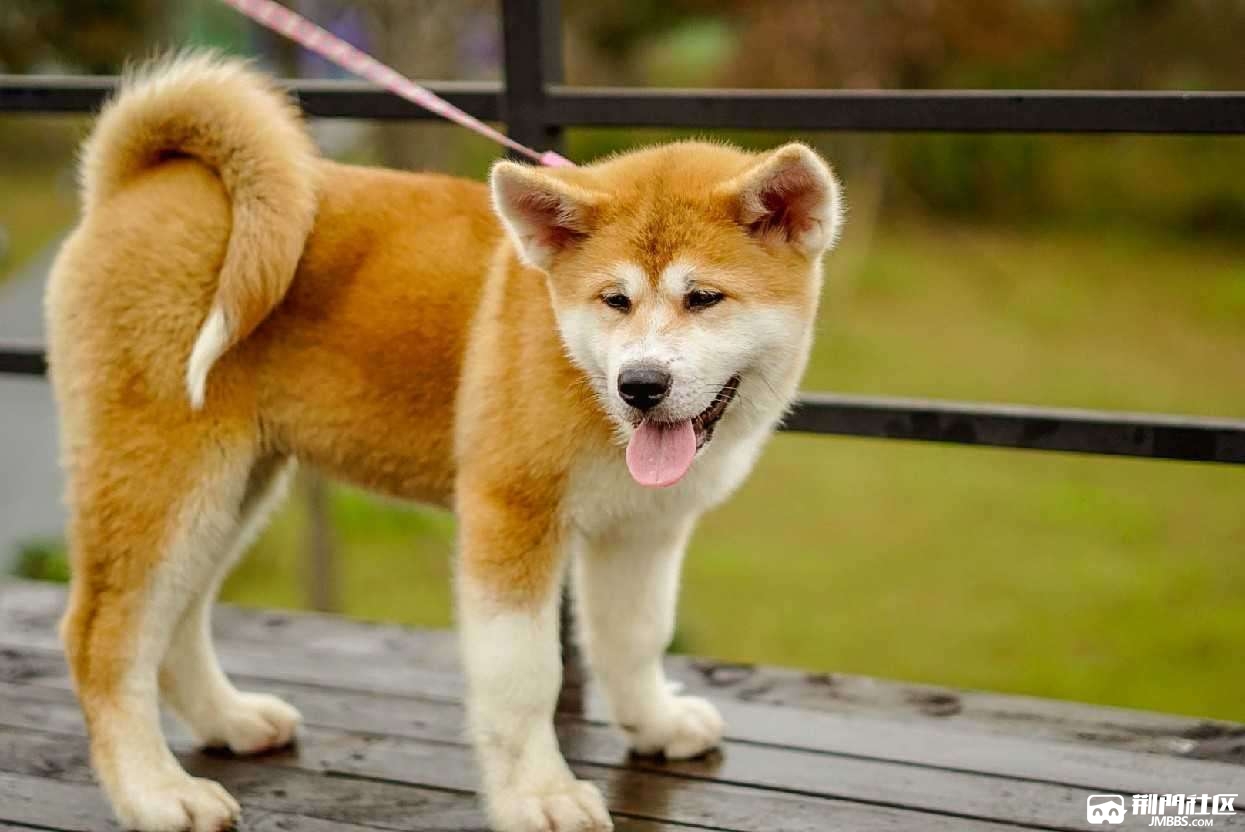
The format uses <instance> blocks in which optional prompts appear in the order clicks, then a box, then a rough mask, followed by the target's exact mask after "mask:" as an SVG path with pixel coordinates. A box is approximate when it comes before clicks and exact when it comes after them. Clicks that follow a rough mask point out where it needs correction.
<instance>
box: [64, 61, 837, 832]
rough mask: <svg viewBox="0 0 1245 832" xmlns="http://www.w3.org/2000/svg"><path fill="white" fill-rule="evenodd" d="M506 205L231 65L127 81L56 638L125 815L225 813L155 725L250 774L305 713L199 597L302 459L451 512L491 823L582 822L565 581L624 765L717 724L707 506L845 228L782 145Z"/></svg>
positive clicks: (505, 831) (109, 150)
mask: <svg viewBox="0 0 1245 832" xmlns="http://www.w3.org/2000/svg"><path fill="white" fill-rule="evenodd" d="M490 184H491V188H486V187H484V186H483V185H480V184H477V183H475V182H470V181H464V180H461V179H455V178H451V177H447V176H437V175H433V174H411V173H398V172H393V171H384V170H372V169H367V168H359V167H350V166H345V165H339V164H334V163H332V162H329V161H326V160H323V159H321V158H320V157H319V156H318V155H317V153H316V150H315V148H314V146H313V144H312V142H311V140H310V139H309V137H308V134H307V132H306V131H305V129H304V126H303V124H302V122H301V120H300V117H299V114H298V113H297V112H296V110H295V108H294V107H293V106H292V105H291V103H290V101H289V100H288V98H287V97H286V95H284V94H283V93H282V92H281V91H280V90H279V89H278V88H277V87H276V86H275V84H274V83H273V82H271V81H270V80H269V79H267V78H265V77H263V76H261V75H259V74H256V73H254V72H252V71H251V70H249V69H248V68H247V67H246V66H245V65H243V64H241V63H237V62H233V61H229V60H222V59H218V58H215V57H211V56H203V55H199V56H190V57H183V58H181V59H177V60H174V61H171V62H166V63H162V64H158V65H156V66H154V67H150V68H148V69H146V70H144V71H143V72H141V73H138V74H137V75H135V76H133V77H131V78H130V79H129V80H128V81H127V82H126V84H125V85H124V88H123V89H122V91H121V92H120V94H119V95H118V96H117V97H116V98H115V100H114V101H113V102H112V103H111V104H109V105H108V106H107V107H106V108H105V110H104V111H103V113H102V114H101V115H100V117H99V120H98V122H97V124H96V126H95V129H94V132H93V134H92V135H91V137H90V138H89V140H88V141H87V143H86V146H85V148H84V152H83V156H82V191H83V215H82V221H81V223H80V225H79V226H78V228H77V229H76V230H75V231H74V233H73V235H72V236H71V237H70V238H69V240H68V241H67V242H66V243H65V246H64V249H63V250H62V251H61V253H60V256H59V258H58V260H57V262H56V266H55V269H54V271H53V274H52V278H51V284H50V286H49V288H48V294H47V318H48V332H49V336H50V344H49V349H50V354H49V358H50V364H51V377H52V382H53V385H54V387H55V392H56V397H57V400H58V403H59V408H60V427H61V437H62V439H61V442H62V452H63V457H64V466H65V470H66V474H67V478H68V494H67V501H68V504H69V507H70V513H71V520H70V528H69V539H70V544H71V547H72V555H73V585H72V591H71V594H70V601H69V609H68V611H67V612H66V614H65V618H64V621H63V625H62V634H63V639H64V643H65V650H66V654H67V656H68V660H69V664H70V667H71V668H72V674H73V678H74V682H75V686H76V689H77V693H78V696H79V698H80V700H81V703H82V707H83V710H84V711H85V714H86V720H87V725H88V726H89V730H90V739H91V754H92V760H93V763H94V766H95V770H96V772H97V774H98V777H99V780H100V782H101V783H102V784H103V787H104V789H105V790H106V792H107V794H108V797H109V799H110V800H111V801H112V805H113V807H114V808H115V810H116V813H117V816H118V818H119V819H120V821H121V823H122V824H124V825H125V826H126V827H129V828H132V829H137V830H143V832H157V831H158V830H159V831H161V832H162V831H163V830H187V829H189V830H196V832H202V831H203V830H217V829H221V828H224V827H228V826H229V825H230V824H231V823H233V822H234V821H235V819H236V818H237V817H238V814H239V807H238V804H237V802H236V801H235V800H234V799H233V798H232V797H231V796H230V795H229V794H227V793H226V792H225V790H224V789H222V788H221V787H220V786H219V785H217V784H215V783H212V782H209V781H205V780H199V779H193V778H191V777H190V776H189V775H187V774H186V773H185V772H184V771H183V770H182V769H181V767H180V766H179V765H178V763H177V761H176V760H175V758H174V757H173V755H172V754H171V753H170V751H169V749H168V747H167V745H166V743H165V738H164V736H163V735H162V733H161V729H160V723H159V720H158V709H159V704H160V701H161V700H162V699H163V701H164V702H165V703H167V704H168V705H169V706H171V707H172V709H173V710H174V711H176V713H177V714H178V715H179V716H180V717H181V718H182V719H183V720H184V721H185V722H186V724H187V725H188V726H189V727H190V729H191V730H192V731H193V732H194V734H195V735H196V736H197V737H198V738H199V739H200V740H202V741H203V742H204V743H207V744H212V745H223V746H228V747H229V748H230V749H232V750H233V751H234V752H236V753H239V754H249V753H254V752H259V751H264V750H267V749H271V748H274V747H277V746H281V745H283V744H285V743H288V742H289V741H290V739H291V737H293V735H294V732H295V728H296V726H297V724H298V722H299V715H298V712H297V711H295V710H294V708H292V707H290V706H289V705H287V704H286V703H284V702H282V701H281V700H279V699H276V698H275V697H272V696H268V695H264V694H259V693H245V692H242V691H239V690H238V689H237V688H235V687H234V686H233V685H232V684H231V683H230V681H229V680H228V679H227V678H226V676H225V674H224V673H223V672H222V671H221V668H220V665H219V664H218V662H217V659H216V656H215V654H214V652H213V648H212V643H211V637H210V628H209V623H208V621H209V615H210V610H211V606H212V602H213V598H214V596H215V593H216V590H217V588H218V586H219V585H220V583H221V580H222V578H223V577H224V575H225V574H226V572H227V571H228V570H229V568H230V567H231V566H232V565H233V563H234V562H235V560H236V559H237V557H238V556H239V555H240V553H242V552H243V550H244V549H245V548H246V547H247V544H248V542H249V541H250V540H251V539H252V537H253V535H254V534H255V532H256V530H257V529H258V528H259V527H260V525H261V523H262V522H263V518H264V515H265V513H266V511H267V510H268V508H269V507H270V506H271V505H272V503H273V502H274V500H275V499H276V495H277V494H278V493H279V492H280V490H281V485H282V483H283V481H284V480H285V479H286V476H287V474H288V473H289V471H290V468H291V465H290V461H291V460H301V461H303V462H306V463H308V464H310V465H314V466H317V467H318V468H320V469H322V470H324V471H326V472H328V473H329V474H331V475H335V476H338V477H341V478H342V479H344V480H347V481H350V482H353V483H356V484H358V485H360V486H363V487H364V488H369V489H372V490H374V491H377V492H380V493H382V494H387V495H390V496H393V497H398V498H403V499H408V500H418V501H423V502H427V503H432V504H435V505H439V506H445V507H447V508H452V509H453V510H455V511H456V512H457V514H458V517H459V522H460V544H459V548H460V550H461V551H460V562H459V564H458V569H457V575H458V577H457V614H458V619H459V623H460V629H461V637H462V657H463V665H464V668H465V672H466V675H467V679H468V699H467V711H468V716H469V723H470V731H471V737H472V739H473V741H474V743H475V746H476V749H477V751H478V757H479V763H480V770H481V773H482V776H483V792H484V796H485V802H486V805H487V809H488V814H489V818H490V820H491V823H492V824H493V826H494V827H495V828H496V829H498V830H501V831H502V832H529V831H532V832H534V831H535V830H558V832H565V831H566V830H601V829H609V828H610V826H611V823H610V818H609V815H608V813H607V811H606V808H605V804H604V802H603V801H602V798H601V794H600V793H599V792H598V791H597V789H596V788H595V787H593V786H592V785H591V784H589V783H586V782H584V781H581V780H577V779H575V777H574V776H573V775H572V773H571V771H570V769H569V768H568V767H567V765H566V763H565V762H564V760H563V758H562V756H561V755H560V753H559V751H558V745H557V741H556V739H555V737H554V730H553V721H552V720H553V712H554V703H555V700H556V698H557V695H558V689H559V683H560V673H561V665H560V661H559V646H558V615H557V611H558V600H559V588H560V586H561V584H562V580H563V576H564V572H565V570H566V569H567V567H568V565H571V566H573V570H572V571H573V583H574V588H575V591H576V593H577V604H576V607H577V610H578V614H579V627H578V637H579V639H580V640H581V641H582V644H583V648H584V651H585V653H586V655H587V659H588V663H589V665H590V667H591V669H592V670H593V671H595V674H596V677H597V679H598V680H599V681H600V683H601V685H602V687H603V690H604V692H605V695H606V697H607V699H608V701H609V704H610V706H611V708H612V712H613V716H614V718H615V719H616V720H617V722H618V724H619V725H620V726H621V727H622V729H623V730H624V731H625V732H626V734H627V736H628V738H629V739H630V742H631V745H632V746H633V747H634V748H635V750H636V751H638V752H641V753H645V754H651V753H664V754H666V755H667V756H668V757H691V756H693V755H697V754H700V753H702V752H704V751H706V750H707V749H709V748H711V747H713V746H714V745H715V744H717V743H718V742H719V740H720V739H721V736H722V720H721V718H720V716H719V714H718V712H717V711H716V710H715V709H714V707H713V706H712V705H710V704H709V703H708V702H706V701H704V700H702V699H698V698H695V697H690V696H679V695H676V694H675V693H673V692H672V691H671V688H670V687H669V686H668V685H667V684H666V679H665V677H664V676H663V674H662V653H663V650H664V648H665V647H666V645H667V644H668V642H669V640H670V638H671V633H672V630H673V626H674V612H675V596H676V592H677V584H678V574H679V568H680V560H681V558H682V556H683V550H684V546H685V544H686V543H687V539H688V536H689V535H690V533H691V531H692V526H693V524H694V522H695V521H696V518H697V516H698V515H699V514H700V513H701V512H703V511H705V510H706V509H707V508H709V507H710V506H713V505H714V504H716V503H718V502H720V501H721V500H723V499H724V498H725V497H726V496H727V495H728V494H729V493H730V492H731V491H732V490H733V489H734V488H735V487H736V486H738V485H739V483H740V481H741V480H743V478H744V476H745V475H746V474H747V472H748V470H749V469H750V468H751V467H752V464H753V462H754V461H755V460H756V458H757V454H758V453H759V452H760V450H761V446H762V445H763V443H764V442H765V440H766V438H767V437H768V436H769V435H770V433H771V431H772V430H773V428H774V426H775V424H776V423H777V422H778V420H779V419H780V418H781V417H782V415H783V412H784V410H786V408H787V407H788V405H789V403H790V402H791V401H792V398H793V396H794V395H795V392H796V385H797V382H798V381H799V379H800V375H801V372H802V371H803V369H804V365H805V360H806V358H807V356H808V352H809V344H810V339H811V337H812V333H813V323H814V316H815V312H816V309H817V300H818V293H819V289H820V286H821V266H820V260H821V256H822V254H823V252H825V251H826V249H827V248H828V247H829V246H830V245H831V244H832V243H833V242H834V239H835V235H836V232H837V230H838V226H839V213H840V212H839V197H838V192H839V191H838V186H837V185H836V183H835V179H834V177H833V175H832V174H831V171H830V169H829V168H828V167H827V166H826V164H825V163H824V162H823V161H822V160H821V159H820V158H819V157H818V156H817V155H816V154H815V153H813V152H812V151H811V150H809V149H808V148H807V147H804V146H803V145H799V144H790V145H787V146H785V147H781V148H779V149H777V150H775V151H773V152H770V153H765V154H759V155H758V154H753V153H745V152H741V151H739V150H736V149H733V148H730V147H727V146H723V145H717V144H704V143H694V142H688V143H678V144H673V145H669V146H665V147H656V148H651V149H646V150H640V151H637V152H634V153H629V154H625V155H621V156H618V157H615V158H612V159H609V160H607V161H604V162H601V163H599V164H594V165H590V166H586V167H580V168H566V169H534V168H529V167H524V166H521V165H517V164H512V163H510V162H498V163H497V164H496V165H495V166H494V168H493V171H492V175H491V183H490Z"/></svg>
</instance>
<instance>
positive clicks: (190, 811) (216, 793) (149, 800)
mask: <svg viewBox="0 0 1245 832" xmlns="http://www.w3.org/2000/svg"><path fill="white" fill-rule="evenodd" d="M129 785H130V786H131V788H128V789H127V790H126V793H124V794H122V795H119V796H118V797H117V799H116V800H115V801H114V808H115V809H116V813H117V820H118V821H120V823H121V827H122V828H123V829H132V830H135V832H224V830H226V829H233V828H234V827H235V825H236V824H237V821H238V816H239V815H240V814H241V812H242V810H241V809H240V808H239V806H238V801H236V800H234V799H233V797H232V796H231V795H230V794H229V792H227V791H225V789H224V787H222V786H221V785H220V784H219V783H214V782H213V781H211V780H203V779H200V778H196V777H190V776H189V775H186V774H182V773H181V772H178V774H177V775H176V776H170V777H169V778H167V779H163V780H153V781H151V782H143V783H132V784H129Z"/></svg>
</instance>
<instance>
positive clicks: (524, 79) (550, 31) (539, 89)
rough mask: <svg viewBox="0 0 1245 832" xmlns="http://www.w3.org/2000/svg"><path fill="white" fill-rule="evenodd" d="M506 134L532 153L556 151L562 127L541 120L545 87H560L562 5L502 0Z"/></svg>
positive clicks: (535, 0) (543, 0)
mask: <svg viewBox="0 0 1245 832" xmlns="http://www.w3.org/2000/svg"><path fill="white" fill-rule="evenodd" d="M501 32H502V46H503V49H504V50H505V59H504V64H505V66H504V68H505V78H506V81H505V83H506V91H505V94H504V98H503V104H504V106H503V108H502V116H503V118H504V119H505V122H506V132H507V133H508V134H509V135H510V136H511V137H512V138H514V139H515V140H516V141H519V142H521V143H523V144H525V145H527V146H528V147H532V148H535V149H536V150H556V151H558V152H559V153H560V152H561V151H562V128H561V127H560V126H558V125H554V124H550V123H549V122H548V121H547V118H546V112H547V106H546V104H547V100H546V97H545V87H546V86H547V85H548V84H560V83H562V4H561V3H560V2H559V0H502V4H501Z"/></svg>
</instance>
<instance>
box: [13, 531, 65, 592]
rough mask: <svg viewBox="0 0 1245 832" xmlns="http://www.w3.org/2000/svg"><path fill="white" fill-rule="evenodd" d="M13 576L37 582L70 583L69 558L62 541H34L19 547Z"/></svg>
mask: <svg viewBox="0 0 1245 832" xmlns="http://www.w3.org/2000/svg"><path fill="white" fill-rule="evenodd" d="M13 574H14V575H16V576H17V577H19V578H29V579H31V580H35V581H54V582H56V583H58V584H63V583H68V582H69V557H68V555H67V553H66V551H65V544H64V542H63V541H60V540H32V541H28V542H26V543H23V544H21V545H20V546H18V549H17V564H16V565H15V566H14V567H13Z"/></svg>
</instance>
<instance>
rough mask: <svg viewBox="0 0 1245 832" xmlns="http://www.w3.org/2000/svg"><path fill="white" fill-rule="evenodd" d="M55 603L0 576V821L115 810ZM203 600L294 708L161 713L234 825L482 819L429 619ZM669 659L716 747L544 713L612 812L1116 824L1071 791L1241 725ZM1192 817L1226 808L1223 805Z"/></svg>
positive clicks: (453, 680)
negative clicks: (191, 723)
mask: <svg viewBox="0 0 1245 832" xmlns="http://www.w3.org/2000/svg"><path fill="white" fill-rule="evenodd" d="M62 603H63V594H62V593H61V592H60V591H59V590H58V589H55V588H50V587H46V586H40V585H34V584H27V583H14V584H8V585H3V586H0V832H8V830H16V829H32V828H34V829H55V830H106V829H114V828H115V825H114V824H113V822H112V820H111V818H110V815H109V812H108V810H107V808H106V806H105V805H104V802H103V798H102V797H101V795H100V794H99V792H98V791H97V789H96V787H95V786H94V785H92V783H91V774H90V770H89V767H88V763H87V751H86V743H85V739H84V736H83V729H82V723H81V719H80V716H79V713H78V709H77V705H76V704H75V702H74V699H73V696H72V694H71V692H70V689H69V683H68V679H67V676H66V671H65V667H64V663H63V661H62V658H61V655H60V650H59V646H58V644H57V640H56V635H55V630H56V628H55V621H56V618H57V616H58V614H59V611H60V607H61V605H62ZM217 618H218V624H217V632H218V638H219V642H218V643H219V644H220V646H221V652H222V656H223V661H224V663H225V665H226V667H227V668H228V670H229V671H230V672H231V673H232V674H233V675H234V676H235V678H236V679H237V680H238V681H239V682H240V683H241V684H242V685H244V686H246V687H249V688H253V689H262V690H267V691H272V692H275V693H279V694H281V695H283V696H286V697H287V698H288V699H289V700H290V701H291V702H293V703H294V704H295V705H297V706H298V707H299V708H300V709H301V710H302V712H303V714H304V716H305V717H306V720H307V725H306V728H305V730H304V731H303V733H302V736H301V739H300V742H299V745H298V747H297V748H296V749H293V750H290V751H288V752H283V753H280V754H275V755H272V756H269V757H264V758H260V759H234V758H230V757H228V756H221V755H216V754H205V753H201V752H196V751H194V750H193V748H192V747H191V746H190V744H189V743H188V742H187V741H186V738H185V735H184V734H182V733H179V732H178V731H177V730H176V728H175V727H173V726H172V725H171V724H170V729H171V730H172V734H171V735H172V736H173V737H175V740H174V745H175V747H176V748H177V749H178V751H179V752H180V756H181V758H182V760H183V761H184V762H185V764H186V765H187V767H188V768H189V769H190V770H191V771H192V772H194V773H195V774H198V775H201V776H205V777H212V778H214V779H217V780H219V781H221V782H223V783H224V784H225V785H226V786H227V787H228V788H229V789H230V790H231V791H232V792H233V793H234V794H235V795H237V796H238V797H239V798H240V799H241V801H242V804H243V811H244V820H243V824H242V828H243V829H246V830H308V832H347V831H350V832H363V830H369V829H389V830H476V829H483V828H484V824H483V818H482V816H481V814H480V812H479V810H478V807H477V805H476V801H475V798H474V796H473V793H472V792H473V789H474V788H475V785H476V775H475V771H474V764H473V762H472V758H471V753H470V749H469V748H468V747H467V745H466V744H465V742H464V741H463V725H462V722H463V712H462V706H461V698H462V679H461V677H460V676H459V673H458V668H457V662H456V654H455V646H454V641H453V636H452V635H451V634H449V633H442V632H414V631H409V630H404V629H401V628H397V627H390V626H376V625H368V624H362V623H358V622H353V621H347V620H342V619H338V618H333V617H328V616H311V615H288V614H281V613H272V612H256V611H244V610H239V609H225V610H222V611H221V613H220V614H219V615H218V616H217ZM670 666H671V669H672V672H673V674H674V675H675V676H676V677H677V678H678V679H679V680H680V681H682V682H683V683H684V684H685V685H686V686H687V688H688V689H690V690H692V691H695V692H697V693H702V694H704V695H707V696H709V697H711V698H713V699H714V700H715V701H716V702H717V703H718V704H719V705H720V706H721V708H722V711H723V712H724V714H725V716H726V718H727V721H728V723H729V729H728V733H729V742H728V743H727V744H726V747H725V749H724V750H723V751H722V752H721V753H720V754H715V755H713V756H712V757H710V758H708V759H704V760H697V761H691V762H680V763H664V762H660V761H656V760H645V759H630V758H629V757H628V755H627V753H626V750H625V747H624V744H623V741H622V739H621V737H620V735H619V734H618V733H616V732H615V731H613V730H611V729H609V728H607V727H606V726H605V725H604V724H603V722H602V719H601V717H602V711H601V707H600V703H599V702H598V701H597V700H596V698H595V697H594V696H593V695H592V694H591V692H589V695H588V696H587V715H586V716H573V715H564V716H562V717H560V718H559V734H560V736H561V738H562V745H563V749H564V751H565V753H566V755H567V757H568V758H569V759H570V760H571V761H572V765H573V767H574V768H575V770H576V771H577V772H578V773H579V774H580V775H581V776H583V777H587V778H589V779H591V780H593V781H595V782H596V783H598V784H599V785H600V786H601V787H602V789H603V790H604V791H605V792H606V794H607V795H608V798H609V803H610V807H611V809H612V810H613V812H614V818H615V822H616V823H617V826H618V829H619V830H634V832H656V831H657V830H685V829H700V830H705V829H709V830H766V832H770V831H771V830H782V831H783V832H804V831H805V830H806V831H807V832H813V830H817V831H818V832H820V831H821V830H833V829H842V830H852V832H866V831H867V830H883V829H886V830H916V831H917V832H923V831H924V830H931V831H932V830H965V832H986V830H1000V831H1001V830H1016V829H1107V828H1124V829H1137V828H1142V827H1145V826H1148V825H1149V819H1148V818H1141V817H1131V816H1130V817H1129V818H1128V820H1127V821H1126V822H1125V824H1124V825H1123V826H1113V827H1108V826H1091V825H1090V824H1089V823H1088V822H1087V821H1086V818H1085V801H1086V798H1087V797H1088V796H1089V795H1091V794H1097V793H1120V794H1123V795H1125V796H1127V797H1128V799H1129V800H1130V805H1131V795H1133V794H1135V793H1156V794H1165V793H1182V794H1192V793H1197V794H1201V793H1204V792H1205V793H1210V794H1231V793H1241V792H1245V726H1240V725H1233V724H1225V723H1218V722H1205V721H1199V720H1195V719H1186V718H1180V717H1171V716H1164V715H1159V714H1148V713H1138V712H1131V711H1121V710H1114V709H1108V708H1098V707H1091V706H1085V705H1077V704H1069V703H1057V702H1048V701H1043V700H1036V699H1028V698H1022V697H1009V696H1000V695H993V694H985V693H970V692H958V691H949V690H942V689H935V688H929V687H917V686H910V685H900V684H894V683H889V682H879V681H874V680H870V679H864V678H860V677H850V676H839V675H837V674H836V675H824V674H818V675H807V674H803V673H799V672H795V671H789V670H777V669H768V668H757V667H745V666H737V665H724V664H719V663H713V662H704V661H697V660H694V659H684V658H673V659H671V660H670ZM1156 672H1161V671H1160V670H1159V669H1156ZM1177 683H1179V680H1173V684H1177ZM1242 695H1243V696H1245V691H1242ZM1237 803H1238V804H1240V803H1241V801H1240V800H1239V799H1238V801H1237ZM1213 820H1214V826H1213V827H1212V828H1214V829H1229V828H1245V807H1240V810H1238V813H1237V814H1236V815H1233V816H1219V817H1214V818H1213Z"/></svg>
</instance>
